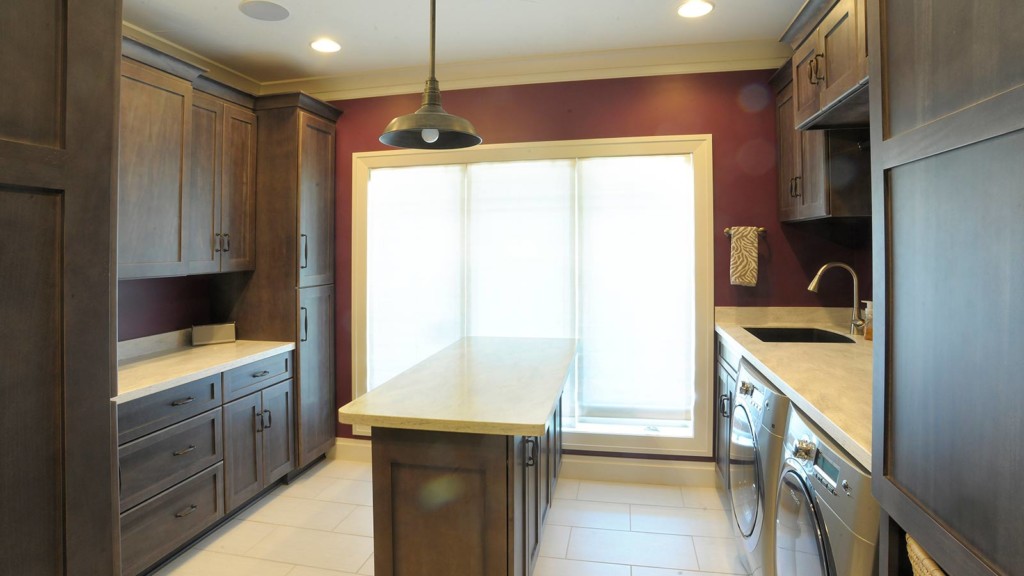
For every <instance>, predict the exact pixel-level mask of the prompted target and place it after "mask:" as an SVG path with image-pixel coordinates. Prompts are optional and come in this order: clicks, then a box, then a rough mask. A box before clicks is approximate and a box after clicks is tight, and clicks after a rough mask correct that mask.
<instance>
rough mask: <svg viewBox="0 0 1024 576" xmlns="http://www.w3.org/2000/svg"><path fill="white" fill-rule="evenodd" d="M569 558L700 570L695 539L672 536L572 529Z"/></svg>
mask: <svg viewBox="0 0 1024 576" xmlns="http://www.w3.org/2000/svg"><path fill="white" fill-rule="evenodd" d="M566 557H567V558H569V559H570V560H590V561H596V562H611V563H616V564H631V565H637V566H650V567H653V568H677V569H680V570H697V569H699V566H698V563H697V554H696V552H695V551H694V548H693V539H692V538H691V537H689V536H675V535H669V534H649V533H643V532H621V531H618V530H597V529H593V528H573V531H572V537H570V538H569V550H568V552H567V554H566Z"/></svg>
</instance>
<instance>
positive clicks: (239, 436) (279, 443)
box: [224, 380, 294, 512]
mask: <svg viewBox="0 0 1024 576" xmlns="http://www.w3.org/2000/svg"><path fill="white" fill-rule="evenodd" d="M292 411H293V406H292V381H291V380H285V381H284V382H280V383H278V384H274V385H273V386H270V387H269V388H265V389H263V390H261V391H259V392H254V393H252V394H250V395H248V396H245V397H243V398H240V399H238V400H235V401H233V402H229V403H227V404H225V405H224V439H225V446H224V476H225V490H224V492H225V500H226V502H227V510H228V511H229V512H230V511H231V510H234V509H235V508H237V507H238V506H239V505H240V504H242V503H244V502H246V501H247V500H248V499H249V498H252V497H253V496H255V495H257V494H259V493H260V491H262V490H263V488H265V487H266V486H268V485H270V484H272V483H273V482H275V481H276V480H277V479H278V478H281V477H282V476H284V475H285V474H287V473H288V472H290V471H291V470H292V469H293V468H294V449H293V445H294V431H293V427H294V422H293V416H292Z"/></svg>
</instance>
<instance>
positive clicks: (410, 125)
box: [380, 0, 483, 150]
mask: <svg viewBox="0 0 1024 576" xmlns="http://www.w3.org/2000/svg"><path fill="white" fill-rule="evenodd" d="M434 4H435V0H430V78H428V79H427V82H426V86H425V87H424V88H423V101H422V104H421V105H420V109H419V110H417V111H415V112H413V113H412V114H406V115H404V116H399V117H398V118H395V119H394V120H392V121H391V122H390V123H389V124H388V125H387V128H385V129H384V133H383V134H381V135H380V141H381V143H382V144H387V145H388V146H395V147H397V148H421V149H427V150H448V149H452V148H469V147H470V146H476V145H477V144H479V143H480V142H482V141H483V138H481V137H480V136H478V135H477V133H476V130H475V129H474V128H473V125H472V124H471V123H470V122H469V120H466V119H465V118H461V117H459V116H455V115H453V114H449V113H447V112H445V111H444V108H441V89H440V88H439V87H438V84H437V78H435V77H434V29H435V27H436V25H435V18H434V12H435V9H434Z"/></svg>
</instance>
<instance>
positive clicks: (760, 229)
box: [725, 226, 768, 238]
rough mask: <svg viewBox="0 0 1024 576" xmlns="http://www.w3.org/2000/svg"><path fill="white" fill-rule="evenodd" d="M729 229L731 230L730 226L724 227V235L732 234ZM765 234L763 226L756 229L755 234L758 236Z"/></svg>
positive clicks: (766, 232) (762, 236)
mask: <svg viewBox="0 0 1024 576" xmlns="http://www.w3.org/2000/svg"><path fill="white" fill-rule="evenodd" d="M731 230H732V228H726V229H725V235H726V236H732V232H731ZM767 234H768V231H767V230H765V229H764V227H763V226H762V227H760V228H758V229H757V235H758V236H760V237H761V238H764V237H765V235H767Z"/></svg>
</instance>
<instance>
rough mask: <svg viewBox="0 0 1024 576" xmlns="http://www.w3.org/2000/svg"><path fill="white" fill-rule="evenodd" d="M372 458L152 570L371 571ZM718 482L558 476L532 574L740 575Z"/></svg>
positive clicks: (281, 491)
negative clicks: (656, 483)
mask: <svg viewBox="0 0 1024 576" xmlns="http://www.w3.org/2000/svg"><path fill="white" fill-rule="evenodd" d="M371 495H372V485H371V483H370V465H369V464H368V463H365V462H352V461H345V460H327V461H325V462H323V463H321V464H319V465H317V466H316V467H315V468H313V469H311V470H310V471H309V472H307V473H306V474H304V475H303V476H302V477H300V478H298V479H297V480H295V481H294V482H293V483H292V484H291V485H288V486H280V487H278V488H276V489H275V490H274V491H273V492H271V493H270V494H268V495H267V496H266V497H264V498H263V499H261V500H260V501H258V502H256V503H255V504H253V505H252V506H250V507H249V508H248V509H246V510H244V511H243V512H242V513H241V514H239V515H238V516H237V517H235V518H234V519H233V520H231V521H230V522H228V523H227V524H225V525H224V526H222V527H221V528H219V529H218V530H217V531H215V532H213V533H211V534H210V535H209V536H207V537H206V538H204V539H203V540H201V541H200V542H199V543H198V544H196V546H195V547H193V548H192V549H191V550H190V551H188V552H186V553H185V554H183V555H181V556H179V557H178V558H176V559H175V560H174V561H173V562H171V563H170V564H168V565H167V566H165V567H164V568H163V569H161V570H160V571H159V572H157V574H158V575H159V576H236V575H237V576H356V575H366V576H372V575H373V509H372V507H371V506H372V497H371ZM727 502H728V501H727V499H726V498H724V497H723V494H721V493H720V492H719V491H718V490H716V489H715V488H694V487H685V486H653V485H644V484H620V483H611V482H592V481H587V480H573V479H570V478H561V479H559V481H558V487H557V490H556V492H555V501H554V505H553V506H552V508H551V511H550V512H549V513H548V518H547V521H546V523H545V524H546V527H545V529H544V535H543V539H542V541H541V550H540V558H538V560H537V566H536V570H535V575H536V576H704V575H709V576H710V575H719V576H721V575H725V574H729V575H734V574H745V572H744V571H743V568H742V566H741V564H740V562H739V557H738V556H737V553H738V549H737V547H736V543H735V540H734V539H733V536H732V525H731V513H730V512H729V511H728V510H727V507H728V504H727Z"/></svg>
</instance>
